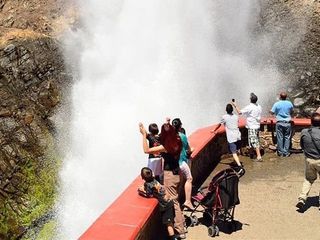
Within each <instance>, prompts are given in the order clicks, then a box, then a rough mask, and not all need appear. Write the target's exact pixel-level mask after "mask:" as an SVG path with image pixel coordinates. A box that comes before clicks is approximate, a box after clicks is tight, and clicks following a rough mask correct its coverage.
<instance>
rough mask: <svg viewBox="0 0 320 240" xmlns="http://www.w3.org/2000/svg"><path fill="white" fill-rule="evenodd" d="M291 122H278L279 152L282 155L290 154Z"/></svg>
mask: <svg viewBox="0 0 320 240" xmlns="http://www.w3.org/2000/svg"><path fill="white" fill-rule="evenodd" d="M291 132H292V129H291V123H290V122H281V121H279V122H277V123H276V134H277V152H278V155H280V156H288V155H289V154H290V152H289V150H290V149H289V148H290V142H291Z"/></svg>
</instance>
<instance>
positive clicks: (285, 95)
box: [280, 92, 287, 100]
mask: <svg viewBox="0 0 320 240" xmlns="http://www.w3.org/2000/svg"><path fill="white" fill-rule="evenodd" d="M286 99H287V94H286V93H285V92H281V93H280V100H286Z"/></svg>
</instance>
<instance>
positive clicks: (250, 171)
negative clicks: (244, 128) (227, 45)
mask: <svg viewBox="0 0 320 240" xmlns="http://www.w3.org/2000/svg"><path fill="white" fill-rule="evenodd" d="M240 158H241V161H242V162H243V164H244V167H245V169H246V174H245V175H244V176H243V177H242V178H241V179H240V184H239V198H240V202H241V203H240V205H237V206H236V208H235V218H234V219H235V220H236V221H238V222H239V224H238V225H239V229H238V230H237V231H235V232H232V233H231V234H228V233H224V232H221V231H220V235H219V236H216V237H215V239H226V240H227V239H237V240H239V239H246V240H278V239H279V240H296V239H297V240H298V239H301V240H306V239H307V240H320V211H319V210H318V206H319V205H318V195H319V191H320V180H319V179H318V180H317V181H316V182H315V183H314V184H313V186H312V189H311V191H310V194H309V199H308V202H307V205H308V207H307V209H306V211H305V212H304V213H299V212H297V211H296V207H295V204H296V201H297V197H298V194H299V192H300V189H301V186H302V182H303V174H304V173H303V172H304V160H303V155H302V154H294V155H291V156H290V157H289V158H280V157H277V156H276V155H275V154H273V153H268V154H266V155H265V156H264V161H263V162H262V163H255V162H252V160H251V159H249V158H246V157H243V156H240ZM230 162H232V160H230V159H225V160H222V162H221V163H220V164H219V166H218V167H217V169H216V170H215V171H214V172H213V173H212V174H211V176H210V177H209V178H208V180H207V181H210V180H211V178H212V176H214V174H215V173H216V172H217V171H219V170H221V169H222V168H225V167H228V163H230ZM205 184H206V183H205ZM198 217H199V218H201V217H202V214H200V213H198ZM187 239H192V240H205V239H212V238H211V237H209V236H208V231H207V227H206V226H204V225H201V224H199V225H197V226H195V227H189V228H188V235H187Z"/></svg>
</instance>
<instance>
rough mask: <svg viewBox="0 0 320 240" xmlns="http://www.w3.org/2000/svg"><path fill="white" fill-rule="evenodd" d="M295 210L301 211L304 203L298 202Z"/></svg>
mask: <svg viewBox="0 0 320 240" xmlns="http://www.w3.org/2000/svg"><path fill="white" fill-rule="evenodd" d="M296 207H297V208H299V209H301V208H303V207H304V203H303V202H298V203H297V205H296Z"/></svg>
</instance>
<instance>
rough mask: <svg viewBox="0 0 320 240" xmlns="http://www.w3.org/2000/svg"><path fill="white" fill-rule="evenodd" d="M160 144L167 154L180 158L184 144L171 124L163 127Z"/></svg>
mask: <svg viewBox="0 0 320 240" xmlns="http://www.w3.org/2000/svg"><path fill="white" fill-rule="evenodd" d="M160 144H161V145H162V146H163V147H164V148H165V149H166V151H167V153H169V154H171V155H173V156H174V157H175V158H177V159H178V158H179V156H180V152H181V149H182V143H181V139H180V137H179V135H178V134H177V132H176V130H175V128H174V127H173V126H172V125H170V124H169V123H165V124H163V125H162V127H161V134H160Z"/></svg>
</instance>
